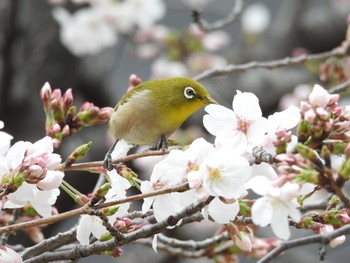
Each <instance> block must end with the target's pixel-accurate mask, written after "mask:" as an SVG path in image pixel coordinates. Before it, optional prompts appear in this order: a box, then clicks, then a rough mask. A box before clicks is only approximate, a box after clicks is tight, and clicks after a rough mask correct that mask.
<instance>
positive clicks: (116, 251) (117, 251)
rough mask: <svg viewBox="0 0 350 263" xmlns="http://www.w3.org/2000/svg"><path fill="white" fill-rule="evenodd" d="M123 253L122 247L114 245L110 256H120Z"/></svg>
mask: <svg viewBox="0 0 350 263" xmlns="http://www.w3.org/2000/svg"><path fill="white" fill-rule="evenodd" d="M122 254H123V249H121V248H120V247H115V248H114V249H113V250H112V256H113V257H120V256H121V255H122Z"/></svg>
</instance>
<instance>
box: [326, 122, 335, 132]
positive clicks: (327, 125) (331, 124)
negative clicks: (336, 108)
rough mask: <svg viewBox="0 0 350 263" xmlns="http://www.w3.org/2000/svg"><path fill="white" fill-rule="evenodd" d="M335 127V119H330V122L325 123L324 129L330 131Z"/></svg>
mask: <svg viewBox="0 0 350 263" xmlns="http://www.w3.org/2000/svg"><path fill="white" fill-rule="evenodd" d="M332 128H333V121H332V120H329V121H328V122H326V123H325V125H324V131H325V132H330V131H331V130H332Z"/></svg>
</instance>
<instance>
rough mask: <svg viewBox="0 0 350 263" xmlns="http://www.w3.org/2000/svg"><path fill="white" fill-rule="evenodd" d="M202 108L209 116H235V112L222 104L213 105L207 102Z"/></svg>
mask: <svg viewBox="0 0 350 263" xmlns="http://www.w3.org/2000/svg"><path fill="white" fill-rule="evenodd" d="M204 110H205V111H206V112H207V113H208V114H209V115H211V116H213V117H215V118H220V119H225V118H227V119H230V118H235V117H234V116H235V113H234V112H233V111H232V110H230V109H228V108H226V107H224V106H222V105H215V104H209V105H208V106H206V107H205V108H204Z"/></svg>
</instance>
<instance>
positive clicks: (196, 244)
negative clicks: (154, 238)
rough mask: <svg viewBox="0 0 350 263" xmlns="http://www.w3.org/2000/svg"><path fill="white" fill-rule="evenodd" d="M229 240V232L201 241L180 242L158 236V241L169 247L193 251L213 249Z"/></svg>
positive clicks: (161, 235)
mask: <svg viewBox="0 0 350 263" xmlns="http://www.w3.org/2000/svg"><path fill="white" fill-rule="evenodd" d="M227 239H228V234H227V232H224V233H222V234H220V235H217V236H213V237H211V238H207V239H204V240H201V241H195V240H179V239H176V238H170V237H167V236H165V235H163V234H159V235H158V241H160V242H162V243H163V244H165V245H168V246H170V247H174V248H182V249H191V250H199V249H203V248H208V247H212V246H215V245H217V244H218V243H220V242H222V241H225V240H227Z"/></svg>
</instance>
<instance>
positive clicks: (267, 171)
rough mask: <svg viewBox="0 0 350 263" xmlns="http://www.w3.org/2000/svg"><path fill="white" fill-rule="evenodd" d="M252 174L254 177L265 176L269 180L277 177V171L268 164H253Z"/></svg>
mask: <svg viewBox="0 0 350 263" xmlns="http://www.w3.org/2000/svg"><path fill="white" fill-rule="evenodd" d="M252 174H253V176H254V175H255V176H259V175H261V176H265V177H266V178H268V179H273V178H276V177H277V173H276V171H275V170H274V169H273V167H272V166H271V165H270V164H268V163H260V164H253V165H252Z"/></svg>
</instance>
